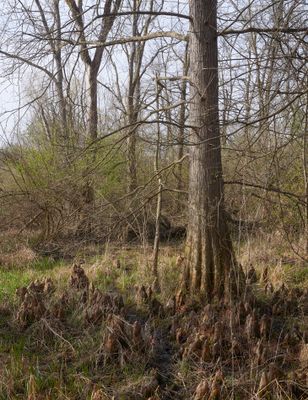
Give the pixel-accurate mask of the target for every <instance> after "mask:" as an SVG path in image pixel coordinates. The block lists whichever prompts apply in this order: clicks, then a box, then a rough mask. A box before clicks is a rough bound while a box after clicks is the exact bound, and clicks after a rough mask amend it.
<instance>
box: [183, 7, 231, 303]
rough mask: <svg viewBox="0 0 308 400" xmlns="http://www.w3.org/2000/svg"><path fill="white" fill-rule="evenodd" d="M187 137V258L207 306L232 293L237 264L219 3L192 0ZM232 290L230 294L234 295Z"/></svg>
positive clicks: (193, 282)
mask: <svg viewBox="0 0 308 400" xmlns="http://www.w3.org/2000/svg"><path fill="white" fill-rule="evenodd" d="M190 15H191V19H192V26H191V37H190V65H191V73H190V76H191V81H192V88H191V109H190V115H191V124H192V125H193V126H194V127H195V128H194V129H193V130H192V132H191V141H192V142H193V143H194V145H193V146H191V153H190V183H189V225H188V237H187V257H188V263H189V266H190V270H191V273H190V276H191V289H192V290H193V291H194V292H200V291H201V292H204V293H205V295H206V298H207V299H208V301H211V300H212V299H213V297H214V296H217V297H219V298H222V297H223V296H224V295H225V294H226V293H227V292H229V289H230V288H231V285H232V289H234V284H235V279H236V273H237V270H238V265H237V262H236V258H235V255H234V251H233V246H232V241H231V238H230V233H229V230H228V225H227V222H226V213H225V208H224V188H223V176H222V162H221V146H220V132H219V113H218V51H217V1H216V0H190ZM232 291H233V290H232Z"/></svg>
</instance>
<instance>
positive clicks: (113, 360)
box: [0, 243, 308, 400]
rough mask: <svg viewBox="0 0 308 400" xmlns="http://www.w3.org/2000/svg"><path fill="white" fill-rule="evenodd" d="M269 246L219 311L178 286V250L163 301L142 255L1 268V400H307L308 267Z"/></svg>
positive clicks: (168, 263) (139, 251)
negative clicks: (233, 298) (241, 286)
mask: <svg viewBox="0 0 308 400" xmlns="http://www.w3.org/2000/svg"><path fill="white" fill-rule="evenodd" d="M263 246H264V248H263V247H262V246H261V245H260V243H258V244H256V245H255V247H254V248H252V247H251V245H250V251H249V257H248V255H247V254H248V251H247V249H245V246H244V247H243V257H242V262H243V266H244V268H245V270H246V272H247V286H246V290H245V293H244V295H243V296H242V297H241V298H240V299H238V300H237V301H236V302H235V301H234V302H232V303H230V302H227V301H226V302H224V303H223V304H222V303H215V304H212V305H205V304H202V301H200V299H198V298H187V297H186V296H185V293H184V292H183V291H181V290H180V289H179V286H180V285H179V282H180V276H181V268H182V263H183V262H185V261H183V260H180V261H179V259H178V256H179V255H180V254H181V249H180V248H179V247H177V246H174V247H173V246H164V247H163V248H162V250H161V254H160V270H159V272H160V277H161V291H160V293H155V292H154V291H153V290H152V284H153V280H152V275H151V265H150V261H149V260H150V256H149V249H143V248H141V247H140V248H138V247H133V246H132V247H113V246H110V247H105V249H104V251H103V252H102V251H100V254H99V255H95V256H93V255H92V256H89V255H88V254H84V253H83V251H80V253H79V254H77V255H75V260H74V263H73V261H67V260H66V261H65V260H60V261H53V260H52V259H50V258H46V257H45V258H44V257H43V258H35V257H34V258H33V259H32V258H31V257H29V259H28V261H27V262H25V263H23V264H19V265H6V266H2V267H1V270H0V399H3V400H4V399H5V400H11V399H12V400H13V399H26V400H43V399H45V400H47V399H48V400H52V399H59V400H64V399H71V400H73V399H76V400H79V399H80V400H85V399H89V400H90V399H92V400H102V399H104V400H107V399H110V400H111V399H115V400H121V399H123V400H125V399H127V400H129V399H132V400H133V399H135V400H138V399H140V400H142V399H145V400H147V399H151V400H159V399H161V400H163V399H164V400H168V399H179V400H181V399H183V400H185V399H187V400H189V399H192V400H209V399H210V400H215V399H216V400H218V399H238V400H240V399H243V400H246V399H261V398H263V399H271V400H274V399H302V400H304V399H308V266H307V265H306V266H305V265H303V264H301V263H300V262H296V261H294V260H293V259H292V258H290V257H289V258H288V257H286V256H285V255H281V254H278V253H277V251H276V255H274V254H273V250H272V247H271V246H266V244H265V243H263ZM266 249H267V250H266ZM268 249H270V250H268ZM277 254H278V255H277ZM250 263H252V265H253V267H254V268H251V266H250V265H249V264H250Z"/></svg>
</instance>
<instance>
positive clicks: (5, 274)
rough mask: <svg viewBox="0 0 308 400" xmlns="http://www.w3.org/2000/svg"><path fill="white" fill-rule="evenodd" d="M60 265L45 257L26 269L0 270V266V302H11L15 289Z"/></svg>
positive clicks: (11, 268) (60, 264)
mask: <svg viewBox="0 0 308 400" xmlns="http://www.w3.org/2000/svg"><path fill="white" fill-rule="evenodd" d="M62 265H64V264H63V263H62V262H55V261H53V260H51V259H49V258H47V257H46V258H42V259H40V260H37V261H35V262H34V263H33V264H32V265H31V266H29V267H28V268H20V267H16V268H14V267H10V268H9V269H1V266H0V301H3V300H12V298H13V297H14V294H15V291H16V289H17V288H19V287H21V286H27V285H28V284H29V283H30V282H31V281H32V280H34V279H37V278H41V277H43V276H45V275H48V274H49V273H50V272H51V271H52V270H54V269H55V268H56V267H61V266H62Z"/></svg>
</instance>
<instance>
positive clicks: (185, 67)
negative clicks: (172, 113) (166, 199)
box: [177, 43, 189, 212]
mask: <svg viewBox="0 0 308 400" xmlns="http://www.w3.org/2000/svg"><path fill="white" fill-rule="evenodd" d="M188 72H189V57H188V43H187V45H186V49H185V60H184V64H183V81H182V84H181V101H182V104H181V107H180V116H179V125H180V128H179V136H178V159H179V160H181V159H182V158H183V156H184V142H185V123H186V100H187V99H186V98H187V81H186V78H185V77H186V76H187V75H188ZM177 190H178V206H177V210H178V212H179V211H181V210H182V208H183V205H182V202H183V193H182V191H183V190H184V182H183V163H182V162H181V163H180V164H179V168H178V171H177Z"/></svg>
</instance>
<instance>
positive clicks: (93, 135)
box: [65, 0, 122, 141]
mask: <svg viewBox="0 0 308 400" xmlns="http://www.w3.org/2000/svg"><path fill="white" fill-rule="evenodd" d="M65 1H66V3H67V5H68V6H69V8H70V10H71V13H72V17H73V18H74V22H75V25H76V29H75V33H76V35H77V37H78V38H79V40H78V43H79V46H80V57H81V59H82V61H83V63H84V65H85V67H86V74H87V82H88V88H87V92H88V120H87V131H88V137H89V139H90V140H92V141H94V140H96V139H97V126H98V73H99V69H100V66H101V62H102V58H103V53H104V43H105V42H106V40H107V38H108V35H109V33H110V31H111V29H112V27H113V24H114V21H115V19H116V15H117V12H118V10H119V8H120V5H121V2H122V0H114V1H113V0H106V1H105V5H104V11H103V15H101V16H100V19H101V25H100V29H99V33H98V36H97V38H96V40H97V43H99V44H98V45H97V46H96V49H95V52H94V55H93V57H91V51H90V48H89V47H90V46H89V45H88V44H87V32H86V24H85V21H84V12H85V11H84V9H83V1H82V0H79V1H78V4H77V3H76V1H75V0H65Z"/></svg>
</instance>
